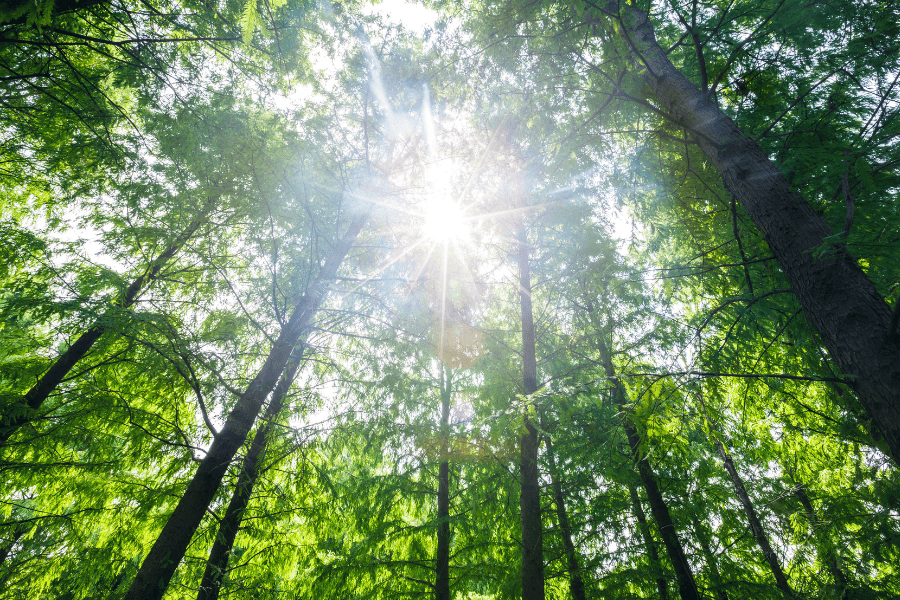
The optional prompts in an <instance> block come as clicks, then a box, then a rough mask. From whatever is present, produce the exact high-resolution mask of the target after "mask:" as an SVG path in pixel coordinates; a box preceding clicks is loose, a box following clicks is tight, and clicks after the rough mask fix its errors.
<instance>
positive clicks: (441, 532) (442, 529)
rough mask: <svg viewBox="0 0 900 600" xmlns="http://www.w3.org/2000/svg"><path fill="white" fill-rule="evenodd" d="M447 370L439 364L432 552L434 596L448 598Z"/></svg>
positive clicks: (441, 599)
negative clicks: (434, 542)
mask: <svg viewBox="0 0 900 600" xmlns="http://www.w3.org/2000/svg"><path fill="white" fill-rule="evenodd" d="M452 385H453V382H452V380H451V378H450V369H449V368H447V366H446V365H441V464H440V465H439V466H438V497H437V509H438V531H437V553H436V555H435V576H434V597H435V599H436V600H450V464H449V462H448V461H447V453H448V451H449V439H448V438H449V436H450V391H451V389H452V387H451V386H452Z"/></svg>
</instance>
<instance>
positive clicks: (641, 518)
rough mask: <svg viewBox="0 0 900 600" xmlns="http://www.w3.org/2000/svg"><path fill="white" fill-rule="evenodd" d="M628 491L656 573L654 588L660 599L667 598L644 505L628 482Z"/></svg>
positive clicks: (663, 578) (632, 485)
mask: <svg viewBox="0 0 900 600" xmlns="http://www.w3.org/2000/svg"><path fill="white" fill-rule="evenodd" d="M628 493H629V494H630V495H631V506H632V507H633V508H634V515H635V516H636V517H637V520H638V527H639V528H640V530H641V537H643V538H644V546H646V547H647V555H648V556H649V557H650V566H651V567H652V568H653V571H654V573H655V575H656V589H657V591H659V599H660V600H668V599H669V588H668V586H667V585H666V578H665V577H663V569H662V563H661V562H660V560H659V552H657V551H656V542H655V541H654V540H653V535H652V534H651V532H650V524H649V523H648V522H647V516H646V515H645V514H644V507H643V506H641V499H640V497H638V493H637V489H636V488H635V487H634V484H632V483H629V484H628Z"/></svg>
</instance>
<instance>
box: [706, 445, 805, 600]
mask: <svg viewBox="0 0 900 600" xmlns="http://www.w3.org/2000/svg"><path fill="white" fill-rule="evenodd" d="M715 443H716V450H717V451H718V452H719V456H720V457H721V458H722V466H723V467H725V470H726V471H727V472H728V476H729V477H731V483H732V484H733V485H734V491H735V493H736V494H737V497H738V499H739V500H740V501H741V506H743V507H744V514H745V515H746V516H747V521H748V522H749V523H750V532H751V533H752V534H753V539H754V540H756V543H757V544H758V545H759V549H760V550H762V553H763V556H764V557H765V559H766V562H767V563H768V564H769V569H770V570H771V571H772V576H773V577H775V585H777V586H778V589H779V590H781V591H782V592H784V593H785V594H787V595H788V597H790V598H793V597H794V590H793V589H792V588H791V586H790V584H789V583H788V580H787V577H786V576H785V574H784V571H783V570H782V569H781V562H780V561H779V559H778V555H777V554H776V553H775V551H774V550H773V549H772V545H771V544H770V543H769V537H768V536H767V535H766V531H765V529H763V526H762V523H761V522H760V520H759V517H758V516H757V514H756V509H755V508H754V507H753V502H752V501H751V500H750V496H749V495H747V489H746V488H745V487H744V480H743V479H741V475H740V473H738V472H737V469H736V468H735V466H734V461H733V460H732V459H731V455H730V454H728V451H727V450H725V446H724V445H722V442H720V441H719V440H717V439H715Z"/></svg>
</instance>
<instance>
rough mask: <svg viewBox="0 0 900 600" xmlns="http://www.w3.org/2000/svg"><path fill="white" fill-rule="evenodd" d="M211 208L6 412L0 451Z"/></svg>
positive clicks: (187, 228) (198, 217) (197, 218)
mask: <svg viewBox="0 0 900 600" xmlns="http://www.w3.org/2000/svg"><path fill="white" fill-rule="evenodd" d="M212 207H213V201H210V202H208V203H207V204H206V205H205V206H204V207H203V209H202V211H201V213H200V214H199V215H198V216H197V217H196V218H195V219H194V220H193V221H191V223H190V224H189V225H188V226H187V227H186V228H185V229H184V231H182V232H181V234H180V235H179V236H178V237H176V238H175V240H174V241H173V242H172V243H171V244H169V246H168V247H167V248H166V249H165V250H164V251H163V252H162V253H161V254H160V255H159V256H157V257H156V260H154V261H153V262H151V263H150V265H149V266H148V267H147V269H146V270H145V271H144V273H143V274H142V275H141V276H140V277H138V278H137V279H135V280H134V281H132V282H131V285H129V286H128V288H127V289H126V290H125V293H124V294H123V295H122V296H121V298H119V300H118V301H117V302H116V303H115V307H114V308H111V309H109V310H107V311H106V312H105V313H104V314H103V316H102V317H100V318H99V319H97V321H95V322H94V324H93V325H92V326H91V327H90V329H88V330H87V331H85V332H84V333H82V334H81V335H80V336H79V337H78V339H77V340H75V341H74V342H73V343H72V345H71V346H69V347H68V348H67V349H66V351H65V352H63V353H62V354H61V355H59V357H57V359H56V360H55V361H54V362H53V364H52V365H50V368H49V369H47V370H46V371H45V372H44V374H43V375H42V376H41V377H40V379H38V381H37V383H35V384H34V386H33V387H32V388H31V389H30V390H28V392H27V393H26V394H25V395H24V396H22V397H21V398H20V399H19V400H18V402H16V404H14V405H13V406H12V407H11V408H10V409H8V410H7V413H6V416H5V417H4V419H3V423H5V425H4V426H3V427H2V428H0V448H2V447H4V446H5V445H6V442H7V441H8V440H9V438H10V437H12V436H13V435H14V434H15V433H16V431H18V430H19V428H20V427H21V426H22V425H24V424H26V423H28V422H29V421H31V420H32V419H33V418H34V415H35V412H36V411H37V410H38V409H39V408H40V407H41V405H42V404H43V403H44V401H45V400H46V399H47V398H48V397H49V396H50V394H51V393H53V390H55V389H56V388H57V386H59V384H60V383H62V381H63V379H65V377H66V375H68V374H69V372H70V371H71V370H72V368H73V367H74V366H75V365H76V364H77V363H78V361H80V360H81V359H82V358H84V357H85V355H86V354H87V353H88V352H89V351H90V349H91V348H92V347H93V346H94V344H95V343H96V342H97V340H99V339H100V337H101V336H102V335H103V334H104V333H106V331H107V330H108V329H109V326H108V325H107V323H108V322H109V321H111V320H112V319H113V318H114V315H115V312H116V311H118V310H122V309H128V308H131V307H132V306H133V305H134V302H135V300H137V296H138V294H139V293H140V291H141V290H142V289H143V288H144V286H145V285H146V284H148V283H149V282H151V281H153V280H154V279H155V278H156V276H157V275H159V272H160V271H161V270H162V268H163V267H164V266H165V265H166V263H168V262H169V261H170V260H171V259H172V258H173V257H174V256H175V255H176V254H177V253H178V252H179V251H180V250H181V248H182V247H184V245H185V243H187V241H188V240H189V239H190V238H191V237H192V236H193V235H194V234H195V233H196V232H197V230H198V229H199V228H200V226H201V225H203V223H205V222H206V220H207V218H206V217H207V215H208V214H209V211H210V210H211V209H212Z"/></svg>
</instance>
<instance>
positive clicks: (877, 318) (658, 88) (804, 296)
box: [604, 1, 900, 462]
mask: <svg viewBox="0 0 900 600" xmlns="http://www.w3.org/2000/svg"><path fill="white" fill-rule="evenodd" d="M620 7H621V13H620ZM604 12H605V13H607V14H608V15H610V16H612V17H613V18H614V19H616V20H617V22H618V23H619V24H621V26H622V27H621V29H620V33H621V36H623V37H625V38H626V39H627V42H628V44H629V45H630V47H631V49H632V52H633V56H634V59H635V62H636V63H637V64H638V66H639V68H640V69H642V70H643V78H644V81H645V83H646V84H647V86H648V87H649V89H650V91H651V92H652V94H653V95H654V96H655V98H656V100H657V102H658V104H659V107H660V108H661V109H662V110H663V111H665V113H667V114H668V116H669V118H671V119H672V120H673V122H675V123H677V124H679V125H680V126H682V127H684V128H686V129H687V131H689V132H690V135H691V137H693V139H694V140H695V141H696V142H697V144H698V145H699V146H700V148H701V149H702V150H703V151H704V152H705V153H706V155H707V156H708V157H709V159H710V161H711V162H712V164H713V165H714V166H715V167H716V168H717V169H718V171H719V173H720V174H721V176H722V179H723V180H724V183H725V187H726V188H727V189H728V191H729V192H730V193H731V194H732V195H733V196H734V197H735V198H737V200H738V201H739V202H740V203H741V205H742V206H743V207H744V209H745V210H746V211H747V214H748V215H749V216H750V218H751V219H753V222H754V223H755V224H756V226H757V227H758V228H759V230H760V231H761V232H762V233H763V234H764V235H765V238H766V241H767V242H768V244H769V246H770V247H771V249H772V252H773V254H774V255H775V258H776V259H777V260H778V263H779V265H781V269H782V271H783V272H784V274H785V276H786V277H787V280H788V282H789V283H790V286H791V289H792V290H793V291H794V293H795V294H796V296H797V299H798V300H799V302H800V306H801V307H802V308H803V311H804V313H805V314H806V316H807V318H808V319H809V321H810V322H811V323H812V324H813V326H814V327H815V329H816V331H817V332H818V334H819V336H820V337H821V339H822V341H823V343H824V344H825V347H826V348H827V349H828V352H829V354H830V355H831V358H832V359H833V360H834V361H835V362H836V363H837V369H838V371H839V372H840V373H846V374H847V375H848V376H849V377H851V378H852V379H853V384H852V385H853V388H854V390H855V391H856V393H857V394H858V396H859V399H860V401H861V403H862V405H863V407H864V408H865V409H866V412H867V413H868V415H869V417H870V418H871V419H872V421H873V422H874V423H875V424H876V426H877V427H878V429H879V430H880V431H881V433H882V435H883V436H884V439H885V441H886V443H887V446H888V449H889V452H890V454H891V456H892V458H893V459H894V461H895V462H900V336H898V335H897V332H896V331H890V329H891V309H890V307H889V306H888V305H887V303H886V302H885V300H884V298H883V297H882V296H881V295H880V294H879V293H878V292H877V290H876V289H875V286H874V285H873V284H872V282H871V281H870V280H869V279H868V278H867V277H866V275H865V273H863V272H862V270H861V269H860V268H859V266H858V265H857V263H856V260H855V259H853V258H852V257H851V256H849V255H848V254H847V253H846V251H844V250H843V249H840V248H833V249H832V250H831V251H829V252H826V253H824V254H822V255H821V256H819V254H820V253H819V252H816V249H819V248H823V247H824V246H825V239H826V238H829V237H833V235H834V234H833V232H832V231H831V229H830V228H829V227H828V225H827V224H826V223H825V222H824V221H823V220H822V218H821V217H819V216H818V215H817V214H816V213H815V212H813V210H812V208H810V206H809V205H808V204H807V203H806V202H805V201H804V200H803V198H802V197H801V196H800V195H799V194H798V193H797V192H796V191H794V190H792V189H791V188H790V186H789V185H788V182H787V179H786V178H785V177H784V175H782V173H781V171H780V170H779V169H778V166H777V165H775V164H774V163H773V162H772V161H771V160H769V158H768V156H766V153H765V152H764V151H763V150H762V148H760V146H759V145H758V144H757V143H756V142H755V141H753V140H751V139H750V138H749V137H747V136H746V135H744V133H743V132H742V131H741V130H740V129H739V128H738V126H737V125H736V124H735V123H734V121H732V120H731V119H730V118H728V116H727V115H725V113H724V112H722V110H721V109H719V107H718V106H717V105H716V103H715V102H713V101H712V100H711V99H710V97H709V95H708V94H705V93H703V92H702V91H700V90H699V89H698V88H697V86H696V85H694V84H693V83H692V82H691V81H689V80H688V79H687V78H686V77H685V76H684V75H682V74H681V73H680V72H679V71H678V70H677V69H676V68H675V66H674V65H673V64H672V63H671V62H670V61H669V58H668V56H667V55H666V53H665V51H664V50H663V49H662V48H660V46H659V44H658V43H657V41H656V37H655V35H654V32H653V27H652V25H651V23H650V21H649V19H648V18H647V15H646V14H644V13H642V12H641V11H639V10H638V9H637V8H635V7H634V6H631V5H625V4H624V3H623V4H620V3H619V2H618V1H614V2H610V3H609V4H607V5H606V7H605V8H604Z"/></svg>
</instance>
